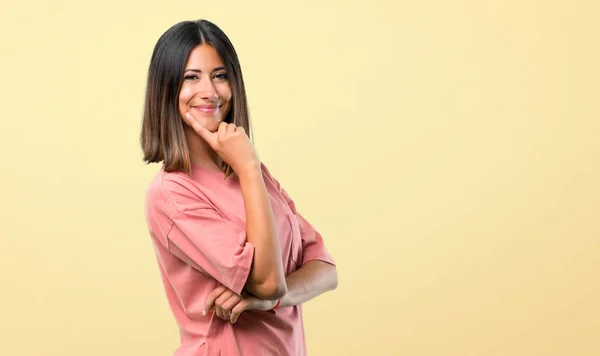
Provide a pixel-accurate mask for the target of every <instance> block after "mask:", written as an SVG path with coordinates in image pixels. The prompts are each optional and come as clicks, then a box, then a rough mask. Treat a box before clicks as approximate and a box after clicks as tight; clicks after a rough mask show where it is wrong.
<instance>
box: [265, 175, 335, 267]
mask: <svg viewBox="0 0 600 356" xmlns="http://www.w3.org/2000/svg"><path fill="white" fill-rule="evenodd" d="M263 169H264V170H265V172H266V173H267V176H268V177H269V178H270V179H271V181H272V182H273V184H274V185H275V187H276V188H277V189H278V190H279V192H280V193H281V195H282V196H283V198H284V199H285V200H286V202H287V204H288V206H289V207H290V209H291V210H292V212H293V213H294V215H295V216H296V218H297V219H298V223H299V225H300V235H301V236H302V265H304V264H306V263H307V262H309V261H315V260H318V261H323V262H327V263H329V264H332V265H334V266H335V261H334V260H333V258H332V257H331V255H330V254H329V251H328V250H327V247H326V246H325V241H324V240H323V237H322V236H321V234H320V233H319V231H318V230H317V229H316V228H315V227H314V226H313V225H312V224H311V223H310V222H309V221H308V220H307V219H305V218H304V216H302V214H300V213H299V212H298V211H297V210H296V204H295V203H294V200H293V199H292V198H291V197H290V195H289V194H288V193H287V192H286V190H285V189H283V188H282V187H281V184H279V182H278V181H277V179H275V178H274V177H273V176H272V175H271V173H270V172H269V170H268V169H267V167H265V166H263Z"/></svg>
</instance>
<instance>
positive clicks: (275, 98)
mask: <svg viewBox="0 0 600 356" xmlns="http://www.w3.org/2000/svg"><path fill="white" fill-rule="evenodd" d="M598 4H599V3H598V2H597V1H566V0H562V1H534V0H510V1H477V0H471V1H467V0H459V1H441V0H440V1H433V0H426V1H391V0H390V1H360V2H359V1H341V0H340V1H302V2H279V1H235V2H232V1H210V2H208V1H206V2H200V1H177V2H168V1H139V0H136V1H114V0H110V1H106V2H100V1H98V2H76V1H58V2H42V1H36V2H34V3H31V2H16V1H13V2H3V4H2V5H0V6H1V7H0V10H1V11H0V13H1V15H0V20H1V21H0V33H1V36H2V40H1V41H0V50H1V54H2V63H1V64H2V65H1V66H0V81H1V82H2V84H1V86H0V90H1V92H0V98H1V100H2V106H1V110H2V111H1V120H0V132H1V139H0V150H1V152H2V162H1V168H0V169H1V177H2V178H1V179H2V181H1V184H0V196H1V199H2V204H1V207H0V209H1V210H0V216H1V217H2V218H1V219H2V221H1V223H0V236H1V246H2V248H1V249H0V267H1V272H0V285H1V288H2V289H1V293H0V354H1V355H86V356H95V355H115V356H116V355H146V356H148V355H169V354H171V353H172V351H173V350H174V348H175V347H176V346H177V343H178V336H177V329H176V325H175V324H174V321H173V319H172V317H171V314H170V311H169V309H168V306H167V303H166V299H165V297H164V294H163V290H162V285H161V284H160V280H159V274H158V268H157V264H156V261H155V259H154V255H153V253H154V252H153V249H152V246H151V243H150V239H149V237H148V236H147V232H146V226H145V222H144V217H143V198H144V193H145V189H146V186H147V184H148V182H149V180H150V179H151V177H152V176H153V175H154V173H155V172H156V169H157V168H158V167H157V166H156V165H152V166H144V165H143V164H142V162H141V152H140V148H139V144H138V135H139V129H140V119H141V113H142V103H143V96H144V88H145V79H146V77H145V75H146V71H147V66H148V62H149V59H150V54H151V52H152V48H153V46H154V44H155V42H156V40H157V39H158V37H159V36H160V35H161V34H162V33H163V32H164V31H165V30H166V29H167V28H168V27H169V26H171V25H172V24H174V23H176V22H179V21H181V20H186V19H197V18H207V19H210V20H212V21H214V22H215V23H217V24H218V25H219V26H220V27H222V28H223V30H224V31H225V32H226V33H227V34H228V35H229V36H230V38H231V39H232V41H233V43H234V45H235V46H236V48H237V50H238V52H239V55H240V59H241V63H242V67H243V70H244V75H245V80H246V83H247V89H248V96H249V100H250V105H251V111H252V116H253V128H254V130H255V131H254V133H255V142H256V146H257V149H258V152H259V155H260V156H261V158H262V159H263V161H264V162H265V163H266V164H268V165H269V167H270V169H271V171H272V173H273V174H274V175H275V176H276V177H277V178H278V179H279V180H280V181H281V183H282V184H283V186H284V187H285V188H286V189H287V190H288V191H289V192H290V193H291V195H292V197H293V198H294V199H295V201H296V204H297V206H298V208H299V209H300V211H301V212H303V214H304V215H306V216H307V217H308V218H309V220H310V221H311V222H313V223H314V224H315V225H316V226H317V227H318V228H319V230H321V232H322V233H323V235H324V236H325V238H326V241H327V245H328V248H329V250H330V252H331V254H332V255H333V256H334V257H335V259H336V261H337V263H338V270H339V278H340V282H339V288H338V289H337V290H336V291H335V292H333V293H328V294H325V295H324V296H322V297H321V298H319V299H316V300H313V301H311V302H309V303H307V304H306V306H305V311H306V312H305V321H306V333H307V342H308V349H309V354H310V355H366V354H368V355H457V356H458V355H461V356H464V355H511V356H514V355H527V356H533V355H577V356H583V355H590V356H591V355H599V354H600V343H599V342H598V339H599V337H600V307H599V302H598V301H599V300H600V287H599V284H600V282H599V281H600V279H599V277H598V271H599V270H600V251H599V247H598V246H599V244H598V242H599V240H600V219H599V218H598V210H599V209H598V208H599V206H600V188H599V183H598V182H600V159H599V157H600V140H599V139H598V136H599V134H600V121H599V118H600V106H599V105H598V101H597V100H598V96H599V94H600V69H599V68H600V66H599V65H598V63H600V26H599V25H598V16H599V14H600V5H598Z"/></svg>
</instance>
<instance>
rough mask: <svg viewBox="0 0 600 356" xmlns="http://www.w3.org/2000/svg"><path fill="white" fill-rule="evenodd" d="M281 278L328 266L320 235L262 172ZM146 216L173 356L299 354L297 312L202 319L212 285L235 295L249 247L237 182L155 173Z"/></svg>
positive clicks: (197, 173) (200, 174)
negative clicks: (176, 334) (173, 331)
mask: <svg viewBox="0 0 600 356" xmlns="http://www.w3.org/2000/svg"><path fill="white" fill-rule="evenodd" d="M261 167H262V172H263V177H264V180H265V184H266V187H267V191H268V192H269V196H270V198H271V206H272V208H273V213H274V216H275V221H276V226H277V233H278V236H279V238H280V245H281V250H282V260H283V263H284V268H285V272H286V275H289V274H290V273H292V272H294V271H296V270H297V269H299V268H300V267H301V266H302V265H303V264H304V263H306V262H308V261H312V260H321V261H325V262H328V263H331V264H334V261H333V260H332V258H331V257H330V255H329V254H328V252H327V250H326V248H325V245H324V243H323V239H322V238H321V235H320V234H319V233H318V232H317V231H316V230H315V228H314V227H313V226H311V224H310V223H309V222H308V221H306V220H305V219H304V218H303V217H302V216H301V215H300V214H299V213H298V212H297V211H296V208H295V206H294V203H293V201H292V199H291V198H290V197H289V196H288V195H287V193H286V192H285V191H284V190H283V189H282V188H281V187H280V185H279V183H278V182H277V180H275V179H274V178H273V177H272V176H271V174H270V172H269V171H268V169H267V168H266V166H265V165H264V164H263V165H261ZM145 214H146V219H147V223H148V229H149V232H150V236H151V238H152V241H153V244H154V247H155V251H156V257H157V259H158V265H159V269H160V274H161V278H162V281H163V285H164V288H165V292H166V296H167V299H168V302H169V305H170V307H171V309H172V311H173V314H174V316H175V319H176V321H177V323H178V325H179V329H180V335H181V345H180V347H179V348H178V349H177V351H175V353H174V355H177V356H183V355H186V356H187V355H210V356H212V355H226V356H237V355H240V356H241V355H252V356H256V355H261V356H268V355H290V356H302V355H306V344H305V338H304V325H303V321H302V306H301V305H297V306H292V307H281V308H277V309H275V310H274V311H255V310H252V311H244V312H243V313H242V314H241V315H240V316H239V318H238V320H237V322H236V323H235V324H231V323H230V322H227V321H224V320H222V319H220V318H218V317H217V316H216V315H215V314H214V309H213V310H212V311H211V312H210V313H209V314H208V315H206V316H202V308H203V305H204V302H205V300H206V297H207V296H208V294H209V293H210V292H211V291H213V289H215V288H216V287H217V286H218V285H219V284H222V285H224V286H225V287H227V288H229V289H231V290H232V291H234V292H235V293H237V294H240V293H241V291H242V289H243V287H244V285H245V283H246V280H247V278H248V274H249V271H250V266H251V263H252V258H253V253H254V246H253V245H252V244H250V243H249V242H248V241H247V239H246V220H245V210H244V202H243V199H242V195H241V190H240V186H239V182H237V180H235V179H228V180H224V179H223V174H222V173H221V172H217V171H210V170H206V169H203V168H200V167H194V168H193V172H192V174H191V175H186V174H184V173H166V172H164V171H163V170H162V169H161V170H160V171H159V172H158V174H157V175H156V177H155V178H154V179H153V181H152V182H151V183H150V186H149V188H148V191H147V196H146V207H145Z"/></svg>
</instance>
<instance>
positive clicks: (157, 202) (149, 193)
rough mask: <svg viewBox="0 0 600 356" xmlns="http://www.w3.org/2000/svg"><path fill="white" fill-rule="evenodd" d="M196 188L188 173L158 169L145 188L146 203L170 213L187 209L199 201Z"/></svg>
mask: <svg viewBox="0 0 600 356" xmlns="http://www.w3.org/2000/svg"><path fill="white" fill-rule="evenodd" d="M197 190H198V187H197V184H196V183H195V181H194V180H193V178H192V177H191V176H190V175H188V174H185V173H183V172H165V171H164V170H163V169H160V170H159V171H158V172H157V173H156V175H155V176H154V177H153V179H152V180H151V181H150V184H149V185H148V188H147V190H146V205H148V206H151V207H154V208H158V209H161V210H166V211H170V213H171V214H175V213H177V212H180V211H183V210H189V209H190V208H193V207H194V206H196V205H197V204H198V203H201V201H200V199H199V195H198V192H197Z"/></svg>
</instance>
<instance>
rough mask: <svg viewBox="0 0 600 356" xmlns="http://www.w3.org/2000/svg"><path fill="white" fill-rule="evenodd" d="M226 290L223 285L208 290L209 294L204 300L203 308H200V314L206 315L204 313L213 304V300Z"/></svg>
mask: <svg viewBox="0 0 600 356" xmlns="http://www.w3.org/2000/svg"><path fill="white" fill-rule="evenodd" d="M226 290H227V288H225V287H224V286H218V287H217V288H215V289H214V290H213V291H212V292H210V294H209V295H208V297H207V298H206V301H205V302H204V309H203V310H202V315H206V313H208V311H209V310H211V309H212V308H213V307H214V306H215V301H216V300H217V298H218V297H220V296H221V294H223V293H224V292H225V291H226Z"/></svg>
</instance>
